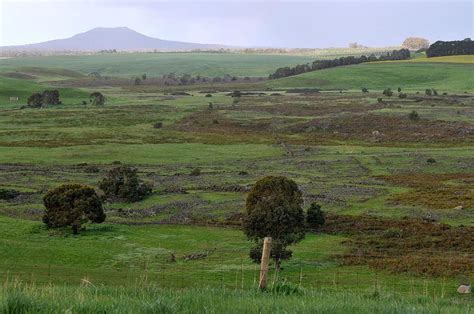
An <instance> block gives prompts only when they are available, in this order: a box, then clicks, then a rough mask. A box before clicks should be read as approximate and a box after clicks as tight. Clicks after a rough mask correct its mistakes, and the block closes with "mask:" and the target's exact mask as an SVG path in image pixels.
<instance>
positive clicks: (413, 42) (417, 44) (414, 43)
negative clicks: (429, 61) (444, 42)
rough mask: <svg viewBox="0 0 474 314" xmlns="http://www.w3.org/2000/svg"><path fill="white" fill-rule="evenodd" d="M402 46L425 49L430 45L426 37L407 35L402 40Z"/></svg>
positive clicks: (411, 48)
mask: <svg viewBox="0 0 474 314" xmlns="http://www.w3.org/2000/svg"><path fill="white" fill-rule="evenodd" d="M402 46H403V47H404V48H407V49H410V50H420V49H427V48H428V47H429V46H430V42H429V40H428V39H425V38H421V37H408V38H407V39H405V40H404V41H403V44H402Z"/></svg>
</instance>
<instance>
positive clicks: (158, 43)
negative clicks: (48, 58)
mask: <svg viewBox="0 0 474 314" xmlns="http://www.w3.org/2000/svg"><path fill="white" fill-rule="evenodd" d="M220 48H225V46H223V45H213V44H198V43H188V42H180V41H170V40H163V39H158V38H153V37H149V36H146V35H143V34H140V33H138V32H136V31H134V30H132V29H130V28H128V27H114V28H106V27H98V28H94V29H91V30H89V31H87V32H85V33H80V34H77V35H74V36H72V37H70V38H65V39H56V40H50V41H45V42H40V43H35V44H28V45H20V46H5V47H0V50H10V51H12V50H13V51H15V50H18V51H67V50H72V51H99V50H106V49H117V50H153V49H156V50H160V51H185V50H194V49H220Z"/></svg>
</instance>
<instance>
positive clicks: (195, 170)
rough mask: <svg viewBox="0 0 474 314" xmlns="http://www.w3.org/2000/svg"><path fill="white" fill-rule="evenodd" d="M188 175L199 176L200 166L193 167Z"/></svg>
mask: <svg viewBox="0 0 474 314" xmlns="http://www.w3.org/2000/svg"><path fill="white" fill-rule="evenodd" d="M189 175H190V176H196V177H197V176H200V175H201V169H200V168H194V169H193V170H192V171H191V173H190V174H189Z"/></svg>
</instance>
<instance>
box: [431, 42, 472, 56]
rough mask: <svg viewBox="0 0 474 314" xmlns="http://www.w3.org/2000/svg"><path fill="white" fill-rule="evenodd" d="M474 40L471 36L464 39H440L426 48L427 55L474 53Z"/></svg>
mask: <svg viewBox="0 0 474 314" xmlns="http://www.w3.org/2000/svg"><path fill="white" fill-rule="evenodd" d="M473 54H474V41H472V40H471V39H470V38H466V39H464V40H453V41H441V40H438V41H437V42H435V43H434V44H432V45H431V46H430V47H429V48H428V49H427V50H426V56H427V57H428V58H431V57H441V56H455V55H473Z"/></svg>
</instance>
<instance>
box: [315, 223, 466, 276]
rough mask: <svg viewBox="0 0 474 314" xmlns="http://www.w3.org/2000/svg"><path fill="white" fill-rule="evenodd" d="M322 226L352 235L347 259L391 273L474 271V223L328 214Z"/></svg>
mask: <svg viewBox="0 0 474 314" xmlns="http://www.w3.org/2000/svg"><path fill="white" fill-rule="evenodd" d="M322 231H323V232H327V233H332V234H346V235H351V238H350V239H349V240H347V241H346V242H345V244H346V245H348V246H349V247H350V250H349V251H348V252H346V253H345V254H342V255H341V256H339V257H340V258H341V260H342V263H343V264H345V265H369V266H370V267H372V268H376V269H385V270H389V271H391V272H393V273H401V272H402V273H410V274H415V275H429V276H453V275H470V274H472V273H473V271H474V251H473V250H472V248H473V247H474V227H463V226H461V227H452V226H449V225H446V224H439V223H434V222H429V221H424V220H420V219H410V218H404V219H386V218H378V217H374V216H342V215H329V216H328V217H327V220H326V224H325V226H324V228H323V230H322Z"/></svg>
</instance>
